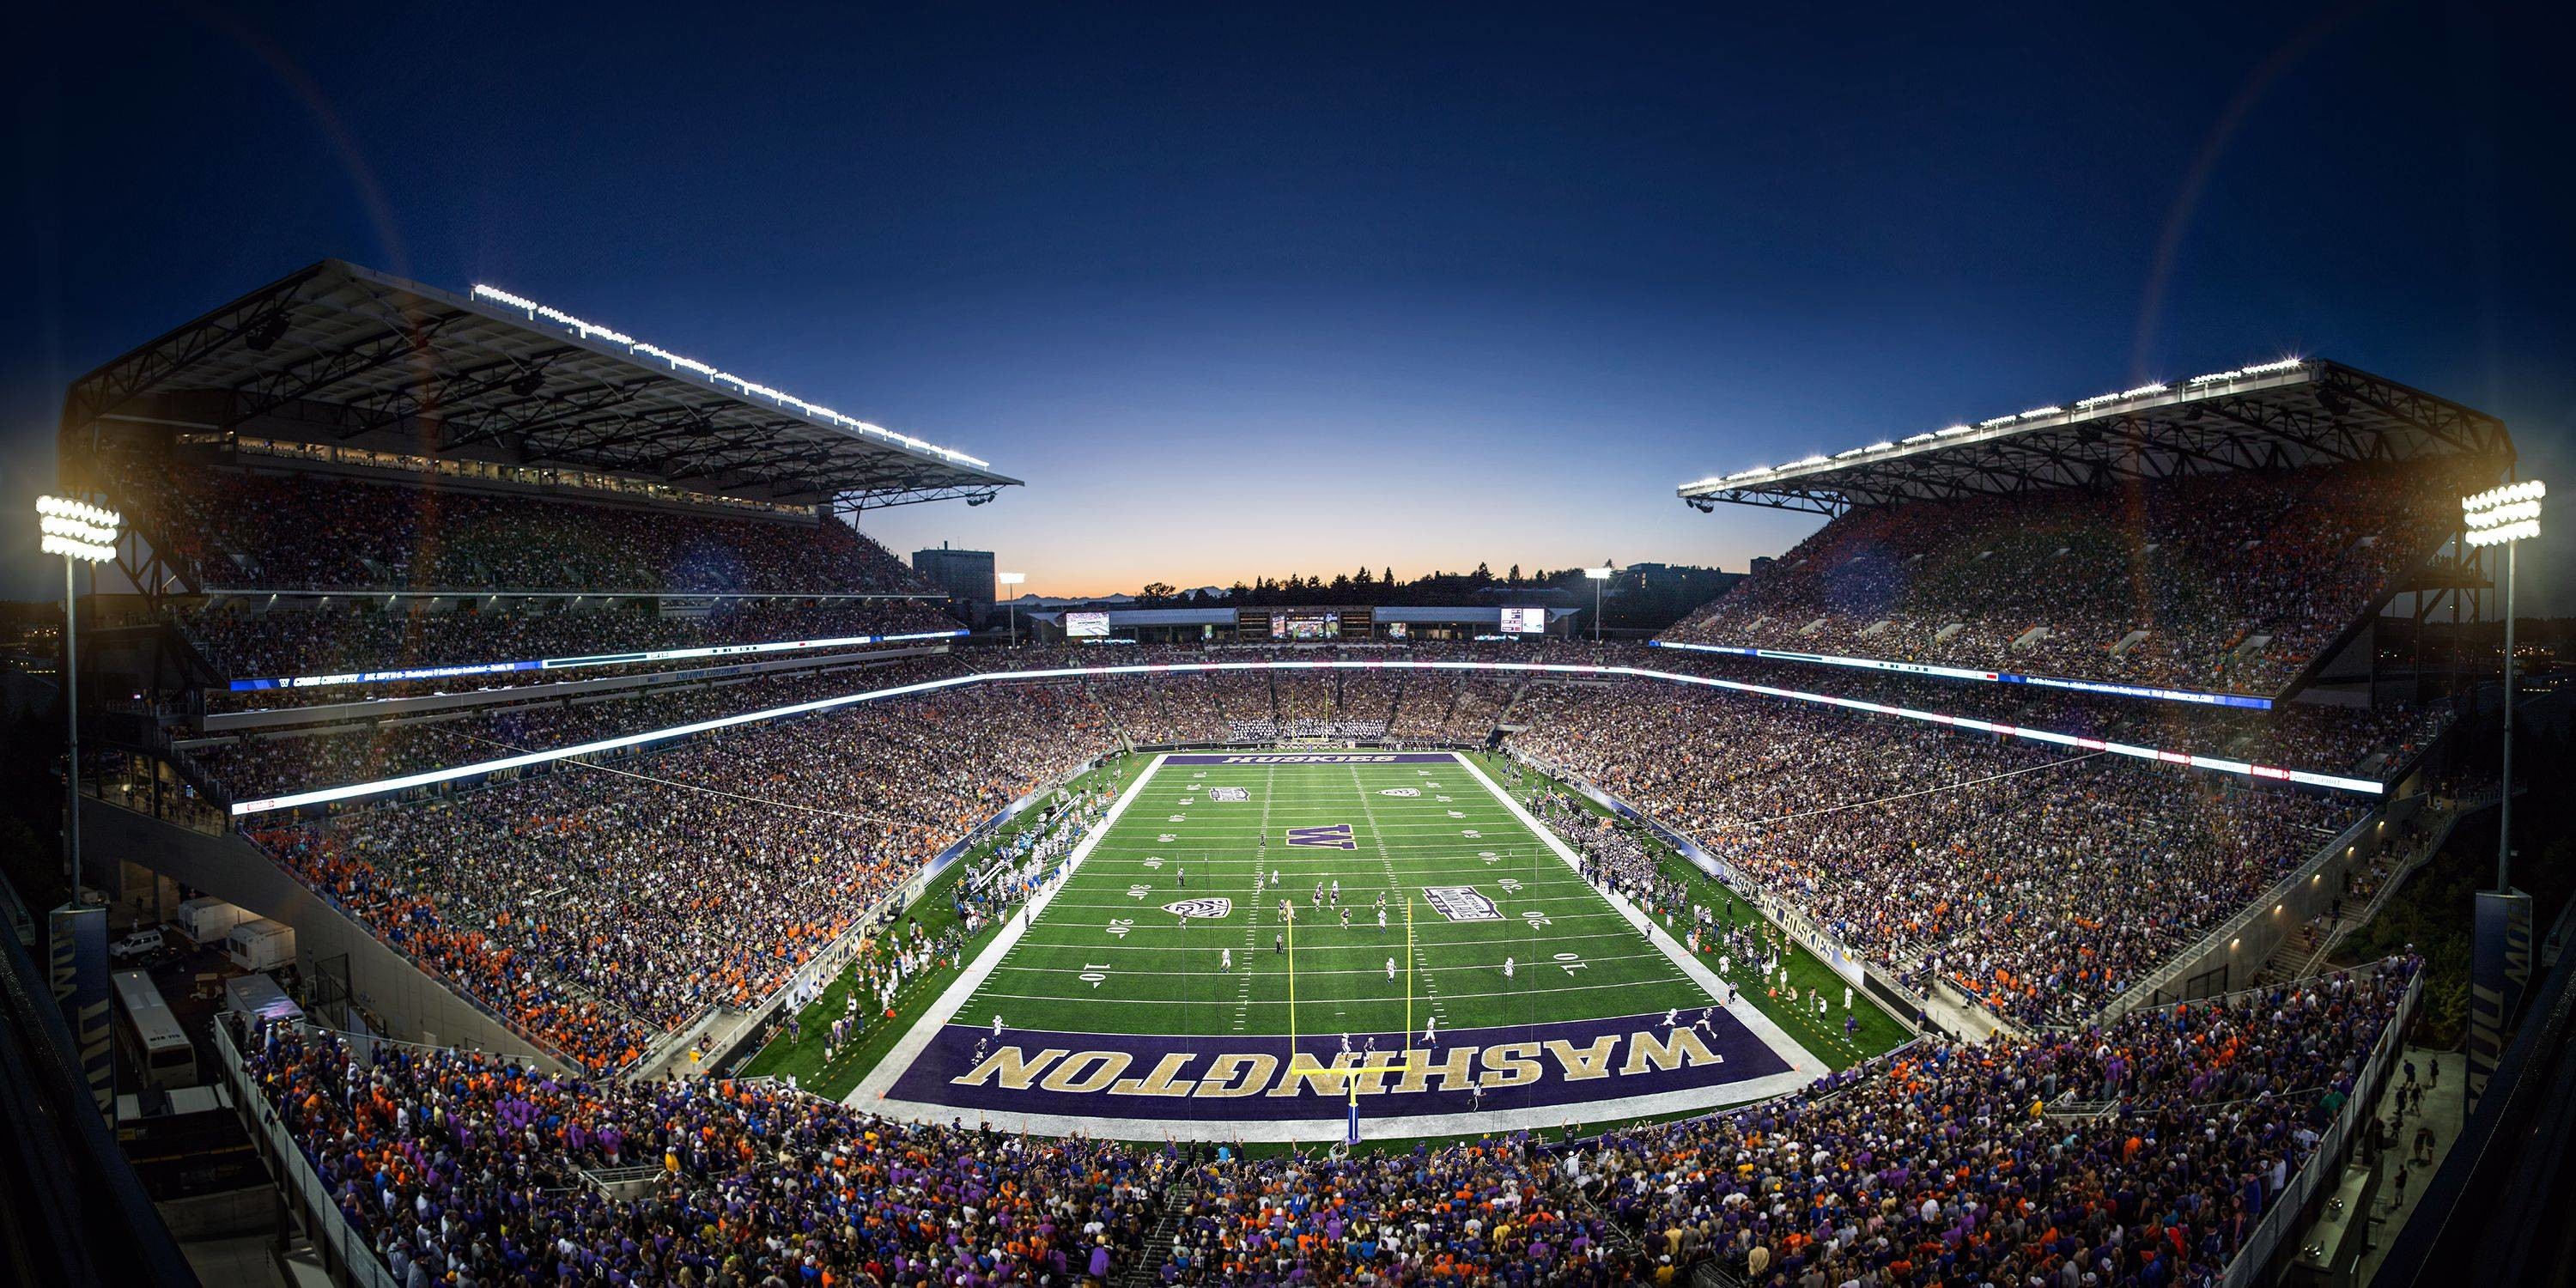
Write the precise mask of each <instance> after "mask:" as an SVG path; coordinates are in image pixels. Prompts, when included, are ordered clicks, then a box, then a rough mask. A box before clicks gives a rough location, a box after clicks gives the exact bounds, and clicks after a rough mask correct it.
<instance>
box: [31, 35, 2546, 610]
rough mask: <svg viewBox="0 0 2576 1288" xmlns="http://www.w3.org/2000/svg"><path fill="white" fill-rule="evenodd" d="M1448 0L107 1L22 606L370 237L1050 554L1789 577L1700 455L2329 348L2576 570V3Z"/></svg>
mask: <svg viewBox="0 0 2576 1288" xmlns="http://www.w3.org/2000/svg"><path fill="white" fill-rule="evenodd" d="M54 8H56V9H57V10H58V11H59V10H64V9H68V8H70V7H69V6H55V7H54ZM1395 8H1396V7H1395V6H1389V5H1383V4H1379V5H1366V6H1355V7H1351V8H1347V9H1339V8H1333V7H1330V6H1322V5H1297V6H1284V7H1279V8H1276V9H1271V8H1257V7H1253V6H1231V5H1229V6H1204V5H1191V6H1171V7H1162V8H1149V7H1146V6H1142V5H1119V6H1079V5H1048V6H1035V7H1030V8H1026V9H1022V8H1016V7H1011V6H1005V5H1001V4H988V3H968V4H953V5H938V6H914V7H906V8H902V9H888V10H883V11H879V10H875V9H872V8H857V7H846V6H825V7H816V8H813V9H810V10H803V11H796V10H787V9H783V8H782V9H771V8H770V7H767V6H726V7H720V8H717V9H709V8H706V7H704V6H686V7H681V6H672V7H669V8H667V9H664V8H661V7H658V6H655V5H651V4H638V5H627V6H620V7H617V8H615V9H614V10H607V9H598V8H595V7H590V8H586V9H584V10H582V11H578V12H564V13H558V12H554V11H552V10H551V9H550V8H548V7H545V6H528V5H511V6H499V5H476V4H450V5H439V6H398V7H393V8H387V7H385V6H332V7H324V6H306V5H270V4H243V5H224V6H220V7H217V6H209V5H185V6H178V7H160V6H152V5H138V6H123V5H113V4H108V5H96V6H88V7H87V9H88V12H84V13H81V14H70V13H65V12H57V13H55V14H54V15H53V16H51V17H50V18H49V19H47V20H46V21H47V22H50V23H52V24H54V25H53V26H52V27H51V28H47V27H45V26H44V25H43V24H39V25H38V26H37V27H36V28H35V29H34V30H32V31H28V30H24V29H22V30H21V32H20V35H21V37H22V39H20V40H19V41H17V42H15V43H16V44H17V45H18V48H17V49H16V51H15V54H16V57H17V61H18V62H19V63H20V64H21V65H20V66H19V67H18V68H16V69H15V71H14V74H13V75H12V77H11V84H10V88H9V89H8V90H7V91H5V92H6V93H7V94H8V95H9V96H10V97H9V101H10V103H11V106H12V109H13V121H12V125H13V130H12V134H13V137H14V139H15V142H16V145H17V150H16V156H15V161H16V165H15V166H13V167H11V168H10V169H9V170H8V172H7V173H6V174H5V176H0V271H5V272H6V274H7V279H6V286H7V288H8V291H7V296H6V298H7V299H8V301H9V303H8V305H7V307H6V309H5V310H4V311H0V503H4V504H5V506H6V509H7V513H8V514H10V515H12V516H20V517H15V518H11V519H8V520H7V521H6V522H0V594H5V595H9V596H32V595H40V594H44V593H46V592H47V590H48V588H49V587H50V586H51V585H52V584H53V583H52V582H50V581H49V580H48V577H49V576H50V574H48V573H47V572H46V571H45V568H44V566H41V565H37V564H36V563H35V562H34V557H33V546H34V541H33V524H32V519H31V516H30V514H29V509H28V506H27V504H26V498H27V497H28V496H30V495H32V494H33V493H34V492H36V491H39V490H42V489H43V488H44V487H45V486H47V485H49V484H50V483H51V482H52V477H53V475H52V436H53V429H54V425H55V422H56V420H57V418H58V416H59V413H60V408H61V396H62V390H63V388H64V386H65V385H66V384H67V383H69V381H70V380H72V379H73V378H74V377H75V376H77V375H78V374H79V373H81V372H83V371H86V370H88V369H89V368H91V367H93V366H95V365H97V364H99V363H101V362H104V361H106V360H107V359H109V358H112V357H114V356H116V355H117V354H118V353H121V352H123V351H124V350H126V349H128V348H130V347H132V346H134V345H135V344H138V343H140V342H142V341H144V340H146V339H149V338H150V337H152V336H153V335H155V334H158V333H159V332H161V331H163V330H166V329H167V328H169V327H171V326H173V325H176V324H177V323H179V322H182V321H184V320H186V319H187V318H189V317H191V316H193V315H195V314H196V313H198V312H200V311H202V310H204V309H206V308H208V307H211V306H213V305H215V304H217V303H220V302H222V301H224V300H226V299H228V298H230V297H232V296H234V295H237V294H239V293H241V292H243V291H246V290H248V289H250V288H252V287H254V286H256V285H259V284H261V283H263V282H266V281H268V280H270V279H272V278H275V277H277V276H279V275H281V274H283V273H285V272H287V271H289V270H291V269H294V268H296V267H298V266H300V265H303V264H306V263H309V262H311V261H313V260H316V259H320V258H323V257H325V256H334V255H336V256H340V257H342V258H346V259H350V260H353V261H355V262H357V263H361V264H365V265H368V266H371V267H375V268H379V269H383V270H385V271H388V272H391V273H395V274H398V275H401V276H406V277H412V278H416V279H419V280H421V281H425V282H429V283H432V284H435V285H439V286H444V287H448V288H450V289H455V290H463V289H465V288H467V287H469V286H470V285H472V284H473V283H476V282H488V283H490V284H493V285H496V286H500V287H503V288H506V289H508V290H510V291H513V292H516V293H518V294H521V295H525V296H529V297H531V298H534V299H538V300H541V301H544V302H547V303H550V304H554V305H556V306H558V307H560V308H563V309H566V310H568V311H571V312H573V313H576V314H580V315H582V316H584V317H588V318H590V319H593V320H595V321H598V322H601V323H604V324H607V325H611V326H615V327H617V328H620V329H622V330H624V331H627V332H629V333H630V334H633V335H636V336H638V337H640V338H643V339H647V340H651V341H654V342H656V343H658V344H661V345H664V346H666V347H668V348H671V349H674V350H677V351H679V352H682V353H687V354H691V355H693V356H696V357H699V358H703V359H705V360H707V361H710V362H713V363H715V364H717V365H718V366H721V367H725V368H728V369H730V370H732V371H736V372H739V373H741V374H743V375H746V376H749V377H752V378H754V379H758V380H762V381H765V382H767V383H769V384H772V385H775V386H777V387H779V388H782V389H786V390H789V391H791V392H794V393H797V394H800V395H802V396H804V397H807V398H811V399H814V400H816V401H818V402H823V403H827V404H830V405H832V406H835V407H838V408H841V409H842V410H845V411H848V412H851V413H853V414H857V415H861V416H865V417H868V418H870V419H873V420H876V421H878V422H880V423H883V424H886V425H889V426H892V427H895V428H898V429H901V430H904V431H906V432H909V433H914V434H918V435H920V436H921V437H924V438H928V439H930V440H932V441H934V442H939V443H944V444H948V445H951V446H955V447H959V448H962V449H964V450H967V451H970V452H973V453H975V454H977V455H979V456H983V457H986V458H988V459H990V460H992V461H993V462H994V464H995V466H996V468H999V469H1001V470H1003V471H1004V472H1006V473H1010V474H1013V475H1016V476H1018V477H1021V478H1024V479H1027V480H1028V481H1029V484H1030V486H1028V487H1027V488H1024V489H1014V490H1012V491H1010V492H1007V493H1005V494H1004V496H1003V498H1002V499H1001V501H999V502H998V503H996V504H994V505H991V506H986V507H983V508H980V509H973V510H969V509H967V508H965V507H963V506H962V505H957V504H946V505H937V506H921V507H914V508H910V509H900V510H895V511H890V512H886V513H883V514H881V515H871V516H870V517H869V519H868V521H867V523H866V524H865V527H866V528H867V530H868V531H869V532H871V534H873V535H875V536H877V537H878V538H879V539H881V540H884V541H885V542H887V543H888V544H889V545H891V546H893V547H894V548H895V549H896V550H897V551H898V552H909V551H910V550H911V549H913V548H914V547H916V546H918V545H923V544H937V543H938V542H939V541H941V540H948V541H952V542H954V543H956V544H958V545H961V546H978V547H988V548H991V549H993V550H995V551H996V552H998V559H999V563H1000V565H1001V566H1002V567H1004V568H1021V569H1025V570H1026V571H1027V572H1028V573H1029V586H1028V589H1030V590H1032V591H1037V592H1040V593H1046V594H1063V593H1086V592H1105V591H1114V590H1129V589H1133V588H1135V587H1136V586H1137V585H1139V584H1141V583H1143V582H1146V581H1150V580H1162V581H1168V582H1172V583H1174V584H1176V585H1181V586H1194V585H1200V584H1205V583H1210V582H1216V583H1224V582H1230V581H1233V580H1235V579H1236V578H1238V577H1241V578H1246V579H1248V578H1250V577H1252V576H1254V575H1257V574H1269V575H1285V574H1287V573H1290V572H1304V573H1315V572H1325V573H1330V572H1335V571H1348V570H1351V569H1354V568H1356V567H1358V566H1359V565H1361V564H1362V563H1366V564H1369V565H1371V566H1373V567H1384V566H1388V565H1392V566H1393V567H1394V568H1395V570H1396V572H1397V573H1398V574H1399V575H1403V576H1411V575H1413V574H1416V573H1420V572H1424V571H1428V570H1430V569H1433V568H1449V569H1459V568H1467V567H1472V566H1474V565H1475V563H1477V562H1478V561H1479V560H1484V561H1488V562H1490V563H1491V564H1492V565H1493V566H1494V568H1495V569H1496V570H1497V571H1500V570H1502V569H1503V568H1504V567H1506V566H1507V565H1510V564H1513V563H1519V564H1522V565H1525V566H1540V565H1544V566H1549V567H1561V566H1564V565H1567V564H1573V563H1590V562H1594V561H1598V560H1601V559H1604V558H1610V559H1616V560H1619V561H1620V562H1623V563H1625V562H1635V561H1640V560H1649V559H1653V560H1665V561H1672V562H1693V563H1716V564H1719V565H1721V566H1724V567H1727V568H1735V569H1740V568H1742V567H1743V566H1744V563H1745V561H1746V560H1747V559H1748V558H1750V557H1751V556H1753V555H1756V554H1763V553H1771V552H1776V551H1778V550H1780V549H1782V548H1784V547H1786V546H1787V545H1789V544H1790V543H1792V542H1794V541H1795V540H1796V539H1797V538H1798V537H1799V536H1800V535H1803V533H1804V532H1806V531H1807V530H1808V529H1809V528H1810V527H1811V526H1812V523H1813V520H1810V519H1799V518H1795V517H1791V516H1782V515H1776V514H1772V513H1770V512H1767V511H1753V510H1745V509H1739V508H1732V507H1730V508H1729V509H1727V510H1724V511H1721V512H1720V513H1718V514H1716V515H1699V514H1696V513H1693V512H1691V511H1689V510H1687V509H1685V508H1684V507H1683V506H1682V505H1681V503H1680V502H1678V501H1676V500H1674V499H1673V496H1672V488H1673V486H1674V485H1675V484H1677V483H1679V482H1682V481H1684V480H1687V479H1693V478H1697V477H1700V476H1702V475H1705V474H1708V473H1712V472H1723V471H1728V470H1734V469H1740V468H1743V467H1745V466H1747V465H1754V464H1766V463H1777V462H1779V461H1783V460H1787V459H1792V458H1795V457H1800V456H1804V455H1807V454H1809V453H1810V452H1816V451H1824V452H1831V451H1835V450H1839V449H1842V448H1846V447H1853V446H1859V445H1861V444H1865V443H1870V442H1874V441H1878V440H1880V439H1884V438H1895V437H1902V436H1903V435H1905V434H1910V433H1916V432H1920V431H1922V430H1926V429H1933V428H1938V427H1940V426H1943V425H1947V424H1951V423H1954V422H1957V421H1962V420H1967V421H1974V420H1977V419H1982V418H1984V417H1988V416H1993V415H1998V414H2002V413H2005V412H2013V411H2019V410H2021V409H2023V408H2026V407H2031V406H2036V405H2039V404H2042V403H2052V402H2055V403H2063V402H2067V401H2070V400H2072V399H2075V398H2080V397H2083V396H2086V395H2089V394H2094V393H2100V392H2104V391H2109V390H2117V389H2120V388H2124V387H2127V386H2129V385H2134V384H2137V383H2140V382H2141V381H2142V380H2144V379H2150V378H2155V379H2174V378H2179V377H2184V376H2189V375H2192V374H2195V373H2198V372H2202V371H2207V370H2213V369H2217V368H2222V367H2228V366H2234V365H2238V364H2241V363H2244V362H2249V361H2260V360H2267V359H2270V358H2274V357H2278V356H2282V355H2284V354H2292V353H2296V354H2307V355H2318V356H2325V357H2331V358H2335V359H2338V360H2340V361H2344V362H2347V363H2350V364H2352V365H2355V366H2358V367H2362V368H2365V369H2368V370H2371V371H2375V372H2378V373H2380V374H2383V375H2386V376H2390V377H2392V378H2395V379H2398V380H2401V381H2405V382H2407V383H2410V384H2414V385H2417V386H2419V387H2421V388H2424V389H2427V390H2430V391H2432V392H2435V393H2438V394H2442V395H2445V396H2448V397H2452V398H2456V399H2458V400H2460V401H2463V402H2466V403H2469V404H2471V405H2472V406H2477V407H2480V408H2482V409H2485V410H2488V411H2492V412H2494V413H2496V414H2498V415H2501V416H2503V417H2504V418H2505V419H2506V421H2507V423H2508V424H2509V425H2511V426H2512V428H2513V430H2514V433H2515V437H2516V439H2517V440H2518V441H2519V442H2520V444H2521V445H2522V449H2523V453H2524V462H2525V471H2526V473H2530V474H2538V475H2540V476H2542V477H2546V478H2550V479H2552V480H2553V481H2557V482H2560V483H2561V485H2562V486H2561V495H2562V496H2564V497H2565V498H2566V501H2565V503H2564V504H2565V506H2566V509H2564V510H2562V511H2561V512H2562V513H2565V514H2567V515H2568V517H2567V518H2564V519H2561V520H2559V521H2557V522H2556V523H2555V524H2550V525H2546V526H2548V527H2549V529H2550V531H2549V534H2548V536H2547V537H2546V538H2545V540H2544V543H2541V544H2538V545H2536V546H2535V547H2533V548H2532V549H2530V550H2528V551H2526V553H2527V554H2528V555H2530V556H2531V557H2530V558H2528V559H2526V560H2525V565H2526V566H2525V567H2524V569H2523V583H2522V584H2523V588H2524V593H2525V595H2526V596H2529V597H2530V599H2528V600H2527V601H2526V602H2530V603H2533V604H2534V606H2535V607H2537V608H2538V609H2540V610H2542V611H2554V612H2576V585H2571V584H2570V583H2571V582H2576V576H2571V575H2570V570H2576V559H2572V558H2571V557H2570V556H2571V555H2576V537H2571V534H2576V468H2571V467H2576V445H2571V436H2570V432H2569V428H2568V426H2569V423H2570V420H2571V417H2576V366H2571V363H2570V361H2569V359H2570V357H2571V355H2576V342H2571V341H2576V323H2571V318H2570V313H2569V310H2568V308H2567V300H2568V298H2569V295H2570V288H2571V286H2576V218H2571V215H2576V199H2571V195H2570V181H2569V179H2568V178H2567V176H2566V173H2565V170H2566V161H2567V158H2568V157H2570V156H2576V106H2571V105H2576V96H2570V95H2569V94H2568V93H2567V92H2566V90H2565V88H2564V86H2565V73H2564V68H2563V67H2562V66H2561V65H2560V64H2561V63H2562V62H2563V54H2564V51H2565V50H2567V49H2568V48H2570V47H2576V41H2571V39H2570V37H2571V35H2576V31H2571V22H2570V19H2569V18H2568V17H2567V15H2566V12H2565V10H2564V9H2563V8H2561V9H2559V10H2558V11H2556V12H2554V13H2553V12H2550V11H2546V10H2543V9H2542V8H2540V7H2538V6H2531V7H2513V6H2500V5H2490V4H2477V3H2465V4H2450V5H2444V4H2417V3H2384V4H2364V5H2344V6H2332V7H2315V8H2308V7H2304V6H2299V7H2292V6H2244V5H2236V4H2228V5H2191V6H2184V7H2180V8H2168V7H2164V6H2123V7H2121V8H2120V9H2119V10H2118V11H2117V12H2088V10H2092V9H2094V8H2095V7H2092V6H2030V7H2027V8H2020V9H2009V10H2007V9H1993V10H1986V11H1982V12H1978V11H1970V10H1961V9H1959V8H1957V7H1945V8H1938V9H1931V10H1925V9H1922V8H1920V7H1911V8H1908V9H1901V10H1891V11H1889V12H1887V13H1885V14H1881V15H1877V16H1872V15H1869V14H1866V13H1860V12H1853V11H1837V12H1836V14H1835V15H1834V17H1833V18H1832V19H1831V20H1830V21H1819V22H1807V23H1799V22H1792V21H1788V20H1785V19H1779V18H1774V17H1770V16H1757V15H1740V16H1739V15H1727V16H1723V17H1719V16H1712V15H1711V11H1713V10H1716V9H1718V8H1721V7H1719V6H1674V7H1671V8H1660V9H1659V8H1636V9H1614V8H1611V7H1608V6H1601V5H1581V6H1566V5H1549V6H1534V7H1530V8H1525V9H1524V8H1513V7H1508V6H1502V5H1490V4H1489V5H1477V6H1459V7H1454V8H1449V7H1443V8H1406V9H1404V10H1402V11H1401V12H1395V13H1392V14H1391V13H1390V12H1389V11H1391V10H1394V9H1395ZM1792 8H1794V6H1793V7H1792ZM612 15H613V16H612Z"/></svg>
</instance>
